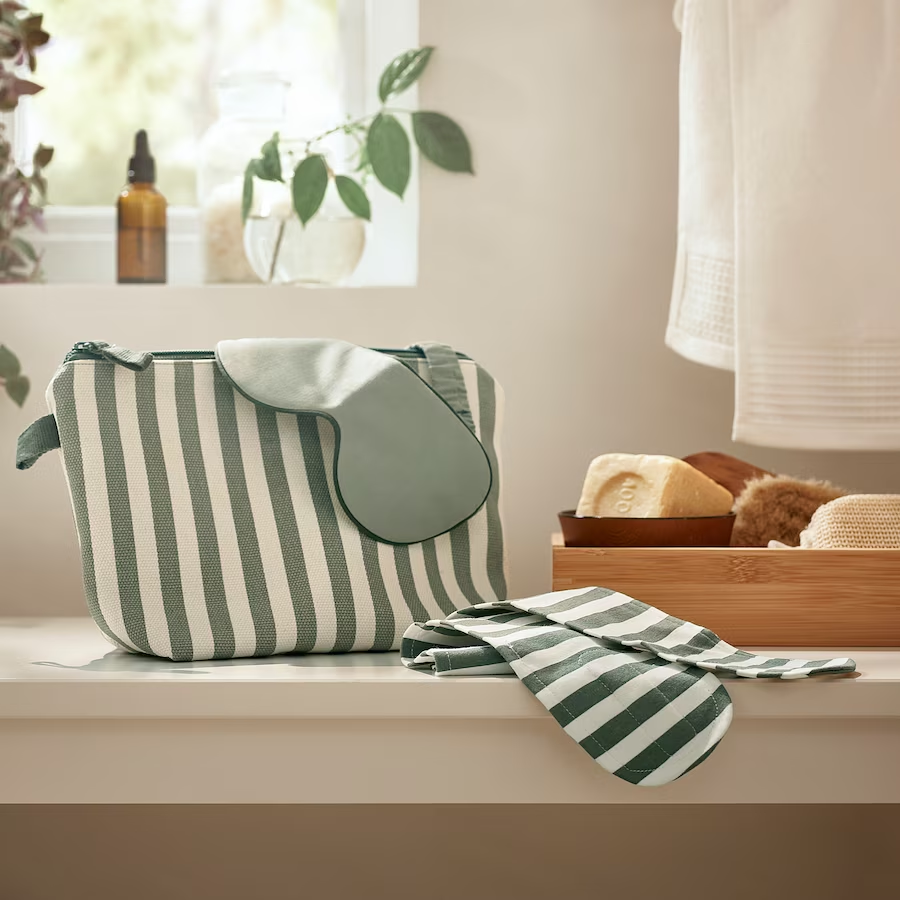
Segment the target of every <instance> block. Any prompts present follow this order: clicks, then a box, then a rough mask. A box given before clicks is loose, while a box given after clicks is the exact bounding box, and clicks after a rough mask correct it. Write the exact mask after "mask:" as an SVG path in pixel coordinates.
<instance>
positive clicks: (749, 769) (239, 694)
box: [0, 618, 900, 803]
mask: <svg viewBox="0 0 900 900" xmlns="http://www.w3.org/2000/svg"><path fill="white" fill-rule="evenodd" d="M764 652H767V653H770V654H772V655H786V656H792V655H793V656H805V657H812V658H821V657H827V656H845V655H848V656H852V657H853V658H854V659H855V660H856V662H857V666H858V669H859V674H858V675H856V676H854V677H827V678H820V679H811V680H809V681H798V682H776V681H752V680H743V679H741V680H735V681H729V682H728V683H727V686H728V690H729V692H730V694H731V696H732V699H733V701H734V708H735V720H734V723H733V725H732V727H731V730H730V732H729V733H728V734H727V735H726V737H725V738H724V740H723V741H722V744H721V745H720V747H719V748H717V750H716V751H715V753H714V754H713V755H712V756H711V757H710V758H709V759H708V760H707V761H705V762H704V763H703V764H702V765H701V766H700V767H698V768H697V769H696V770H694V771H693V772H691V773H689V774H688V775H687V776H686V777H685V778H683V779H681V780H680V781H678V782H676V783H674V784H672V785H668V786H666V787H663V788H635V787H632V786H630V785H628V784H626V783H624V782H621V781H619V780H618V779H616V778H614V777H613V776H611V775H609V774H607V773H606V772H604V771H603V770H602V769H600V767H599V766H597V765H596V764H595V763H594V762H592V760H591V759H590V758H589V757H588V756H587V754H585V753H584V752H583V751H582V750H581V749H580V748H579V747H578V746H577V745H576V744H575V743H574V742H573V741H572V740H571V739H570V738H569V737H567V736H566V735H565V734H564V733H563V731H562V729H560V728H559V726H558V725H557V724H556V723H555V722H554V721H553V719H552V718H551V717H550V715H549V713H548V712H547V711H546V710H545V709H544V707H543V706H541V704H540V703H539V702H538V701H537V700H536V699H535V698H534V697H533V696H532V695H531V693H530V692H529V691H527V690H526V689H525V688H524V686H523V685H521V684H520V683H519V681H518V679H516V678H513V677H479V678H435V677H434V676H433V675H430V674H428V673H424V672H417V671H410V670H408V669H405V668H403V666H401V665H400V661H399V658H398V656H397V654H347V655H341V656H306V657H272V658H269V659H262V660H234V661H220V662H197V663H171V662H167V661H165V660H156V659H149V658H143V657H138V656H133V655H130V654H126V653H121V652H119V651H116V650H113V649H112V647H111V646H110V645H109V644H108V643H107V642H106V641H105V640H104V639H103V638H102V636H101V635H100V633H99V631H98V630H97V629H96V627H95V626H94V624H93V623H92V622H91V621H90V620H89V619H37V618H35V619H6V620H0V772H3V773H6V775H5V777H4V778H3V779H2V780H0V801H2V802H104V803H116V802H119V803H125V802H128V803H144V802H166V803H173V802H196V803H206V802H253V803H277V802H286V803H304V802H306V803H327V802H376V803H384V802H405V803H412V802H600V803H603V802H615V803H628V802H640V803H648V802H649V803H659V802H666V803H716V802H732V803H733V802H765V803H776V802H894V803H896V802H900V767H898V765H897V762H896V761H897V760H898V759H900V649H898V650H884V649H879V650H858V651H854V650H850V649H841V650H835V649H830V650H810V649H808V648H805V649H803V650H788V649H778V650H773V649H769V650H766V651H764ZM11 773H15V774H14V775H11ZM501 775H502V779H501V778H500V777H499V776H501Z"/></svg>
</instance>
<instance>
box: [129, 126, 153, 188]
mask: <svg viewBox="0 0 900 900" xmlns="http://www.w3.org/2000/svg"><path fill="white" fill-rule="evenodd" d="M128 181H129V183H130V184H134V183H135V182H140V183H143V184H153V183H154V182H155V181H156V162H155V160H154V159H153V157H152V156H151V155H150V142H149V141H148V140H147V132H146V131H144V129H143V128H142V129H141V130H140V131H139V132H138V133H137V134H136V135H135V136H134V156H132V157H131V159H130V160H128Z"/></svg>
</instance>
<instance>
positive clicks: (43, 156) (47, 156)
mask: <svg viewBox="0 0 900 900" xmlns="http://www.w3.org/2000/svg"><path fill="white" fill-rule="evenodd" d="M52 159H53V148H52V147H45V146H44V145H43V144H38V148H37V150H35V151H34V167H35V168H36V169H43V168H45V167H46V166H49V165H50V160H52Z"/></svg>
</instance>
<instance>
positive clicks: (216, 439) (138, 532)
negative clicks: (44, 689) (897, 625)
mask: <svg viewBox="0 0 900 900" xmlns="http://www.w3.org/2000/svg"><path fill="white" fill-rule="evenodd" d="M404 362H406V363H407V364H408V365H410V367H411V368H413V369H414V371H417V372H418V374H419V375H420V376H421V377H422V378H423V379H424V380H425V381H427V382H429V383H431V374H430V370H429V366H428V362H427V361H426V360H418V361H417V360H410V359H409V357H408V356H407V357H404ZM459 368H460V371H461V374H462V376H463V379H462V380H463V382H464V384H465V395H466V399H467V401H468V406H469V409H470V410H471V414H472V419H473V423H474V426H475V432H476V435H477V436H478V437H479V438H480V439H481V440H482V442H483V443H484V444H485V450H486V451H487V453H488V456H489V458H490V461H491V463H492V466H493V471H494V483H493V487H492V490H491V493H490V495H489V497H488V500H487V502H486V503H485V505H484V506H483V507H482V508H481V509H480V510H479V511H478V513H476V515H475V516H473V517H472V518H471V519H469V520H468V521H467V522H464V523H462V524H461V525H459V526H457V527H456V528H454V529H453V530H452V531H451V532H448V533H447V534H444V535H440V536H439V537H437V538H434V539H432V540H430V541H426V542H424V543H420V544H410V545H404V546H393V545H389V544H384V543H381V542H378V541H375V540H373V539H372V538H371V537H370V536H368V535H366V534H363V533H361V532H360V531H359V529H358V528H357V526H356V525H355V524H354V522H353V521H352V520H351V519H350V518H349V516H348V515H347V514H346V512H345V511H344V509H343V507H342V506H341V504H340V501H339V499H338V495H337V491H336V490H335V485H334V483H333V472H334V462H335V445H336V441H335V435H334V430H333V427H332V425H331V423H330V422H329V421H328V420H326V419H323V418H321V417H317V416H315V415H312V414H301V415H293V414H289V413H282V412H276V411H274V410H272V409H269V408H267V407H261V406H257V405H255V404H253V403H252V402H251V401H249V400H247V399H246V398H245V397H243V396H241V395H240V394H238V393H237V392H236V391H235V390H234V389H233V388H232V387H231V385H230V383H229V382H228V381H227V380H226V379H225V378H224V377H223V376H222V375H221V374H220V373H219V371H218V368H217V367H216V364H215V361H214V360H207V359H194V360H188V359H185V360H172V359H157V360H154V362H153V363H152V364H151V365H150V366H148V367H147V368H145V369H144V370H143V371H135V370H133V369H129V368H127V367H125V366H123V365H119V364H117V363H116V362H113V361H99V360H98V361H94V360H75V361H71V362H68V363H66V364H65V365H63V367H62V368H61V369H60V371H59V372H58V373H57V375H56V377H55V378H54V381H53V383H52V384H51V390H50V392H49V397H50V401H51V411H52V412H53V413H54V415H55V417H56V423H57V428H58V430H59V435H60V443H61V446H62V450H63V461H64V466H65V471H66V477H67V480H68V483H69V489H70V495H71V499H72V504H73V508H74V511H75V521H76V526H77V530H78V536H79V540H80V543H81V551H82V561H83V568H84V582H85V592H86V595H87V602H88V608H89V611H90V613H91V615H92V616H93V617H94V619H95V620H96V621H97V623H98V625H99V626H100V628H101V629H102V631H103V633H104V634H105V635H106V636H107V638H109V639H110V640H111V641H112V642H113V643H114V644H115V645H116V646H118V647H121V648H123V649H126V650H130V651H133V652H138V653H146V654H150V655H155V656H163V657H168V658H171V659H174V660H203V659H228V658H232V657H241V656H268V655H271V654H276V653H329V652H343V651H360V650H391V649H397V648H398V647H399V646H400V640H401V637H402V635H403V633H404V631H405V630H406V629H407V628H408V627H409V626H410V625H411V623H412V622H413V621H414V620H416V619H418V620H423V619H428V618H434V617H438V616H445V615H448V614H450V613H452V612H454V611H455V610H458V609H461V608H464V607H468V606H472V605H473V604H478V603H486V602H487V603H491V602H498V601H502V600H504V599H505V595H506V575H505V555H504V552H503V531H502V525H501V522H500V516H499V508H500V505H499V504H500V488H501V484H500V473H499V465H498V460H499V450H498V445H497V441H498V436H499V432H500V421H499V416H500V415H501V412H502V397H501V395H500V393H499V390H498V389H497V387H496V385H495V384H494V382H493V380H492V379H491V377H490V375H488V373H487V372H485V371H484V370H483V369H481V368H480V367H479V366H477V365H476V364H475V363H474V362H472V361H470V360H465V359H464V360H460V363H459ZM436 389H439V388H438V387H436ZM459 389H460V380H459V379H457V390H459ZM458 401H459V398H458V397H457V398H456V400H455V402H458Z"/></svg>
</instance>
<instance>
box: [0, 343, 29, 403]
mask: <svg viewBox="0 0 900 900" xmlns="http://www.w3.org/2000/svg"><path fill="white" fill-rule="evenodd" d="M0 385H2V386H3V387H4V388H5V389H6V393H7V394H9V397H10V399H11V400H12V401H13V403H15V404H16V405H17V406H21V405H22V404H23V403H24V402H25V398H26V397H27V396H28V390H29V388H30V387H31V383H30V382H29V380H28V378H27V377H26V376H25V375H23V374H22V366H21V364H20V363H19V358H18V357H17V356H16V354H15V353H13V352H12V350H10V349H9V348H8V347H4V346H3V344H0Z"/></svg>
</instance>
